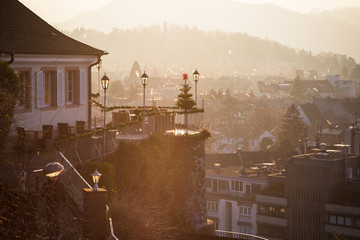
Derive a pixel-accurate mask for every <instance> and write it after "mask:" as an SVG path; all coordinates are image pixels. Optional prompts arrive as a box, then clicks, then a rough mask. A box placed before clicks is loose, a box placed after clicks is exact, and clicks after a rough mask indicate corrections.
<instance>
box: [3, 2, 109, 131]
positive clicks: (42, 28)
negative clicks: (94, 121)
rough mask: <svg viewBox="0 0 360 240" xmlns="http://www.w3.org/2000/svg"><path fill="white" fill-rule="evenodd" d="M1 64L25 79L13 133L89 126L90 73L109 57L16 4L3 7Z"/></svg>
mask: <svg viewBox="0 0 360 240" xmlns="http://www.w3.org/2000/svg"><path fill="white" fill-rule="evenodd" d="M1 9H2V13H1V15H0V25H1V34H0V46H1V50H0V58H1V60H2V61H7V62H8V63H10V66H11V67H12V68H14V69H15V71H16V72H17V73H18V75H19V77H20V79H21V96H20V99H19V105H18V107H17V110H16V115H15V124H14V125H15V127H22V128H24V129H26V130H32V131H40V130H42V129H43V125H53V126H54V129H55V128H57V124H58V123H68V124H69V125H73V126H74V125H75V122H76V121H82V122H85V123H87V125H90V122H91V104H90V98H91V67H92V66H94V65H96V64H97V63H98V62H99V61H100V58H101V56H102V55H105V54H107V53H106V52H104V51H102V50H99V49H96V48H93V47H90V46H88V45H86V44H83V43H81V42H78V41H76V40H74V39H71V38H69V37H68V36H66V35H64V34H63V33H61V32H59V31H58V30H56V29H55V28H53V27H52V26H50V25H49V24H47V23H46V22H45V21H43V20H42V19H41V18H39V17H38V16H37V15H35V14H34V13H33V12H31V11H30V10H29V9H28V8H26V7H25V6H24V5H23V4H22V3H20V2H19V1H17V0H8V1H1Z"/></svg>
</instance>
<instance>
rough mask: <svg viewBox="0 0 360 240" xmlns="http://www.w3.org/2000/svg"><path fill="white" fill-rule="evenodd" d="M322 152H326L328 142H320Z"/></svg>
mask: <svg viewBox="0 0 360 240" xmlns="http://www.w3.org/2000/svg"><path fill="white" fill-rule="evenodd" d="M320 152H326V143H322V144H320Z"/></svg>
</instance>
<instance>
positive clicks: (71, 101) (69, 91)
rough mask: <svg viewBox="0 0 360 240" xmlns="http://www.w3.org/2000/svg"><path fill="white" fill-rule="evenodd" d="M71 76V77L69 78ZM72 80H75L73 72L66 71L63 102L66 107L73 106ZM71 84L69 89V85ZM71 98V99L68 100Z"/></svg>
mask: <svg viewBox="0 0 360 240" xmlns="http://www.w3.org/2000/svg"><path fill="white" fill-rule="evenodd" d="M70 76H71V77H70ZM74 80H75V70H69V71H66V80H65V82H66V83H65V101H66V105H72V104H74V90H75V89H74ZM70 82H71V89H70V84H69V83H70ZM69 96H71V99H69Z"/></svg>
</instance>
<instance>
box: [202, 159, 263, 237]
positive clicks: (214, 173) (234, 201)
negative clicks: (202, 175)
mask: <svg viewBox="0 0 360 240" xmlns="http://www.w3.org/2000/svg"><path fill="white" fill-rule="evenodd" d="M266 181H267V180H266V176H265V175H262V174H259V173H257V172H255V171H248V170H245V169H241V168H239V167H238V166H231V167H221V165H220V164H215V165H214V168H213V169H207V170H206V193H207V216H208V218H209V219H211V220H212V221H213V222H214V226H215V228H216V230H224V231H231V232H240V233H247V234H253V235H256V233H257V224H256V212H257V206H256V201H255V196H256V193H257V192H259V191H260V188H261V187H262V186H263V185H265V184H266Z"/></svg>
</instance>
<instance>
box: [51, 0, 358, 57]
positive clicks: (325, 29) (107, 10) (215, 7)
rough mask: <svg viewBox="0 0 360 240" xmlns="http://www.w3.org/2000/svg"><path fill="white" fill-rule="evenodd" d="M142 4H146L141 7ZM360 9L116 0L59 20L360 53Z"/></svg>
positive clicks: (217, 0)
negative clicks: (168, 28) (183, 29)
mask: <svg viewBox="0 0 360 240" xmlns="http://www.w3.org/2000/svg"><path fill="white" fill-rule="evenodd" d="M139 6H141V7H139ZM359 16H360V8H348V9H341V10H337V11H334V12H330V11H327V12H316V13H309V14H300V13H297V12H293V11H290V10H286V9H283V8H281V7H279V6H275V5H271V4H258V5H255V4H245V3H241V2H236V1H230V0H196V1H191V0H184V1H175V0H153V1H145V0H135V1H133V0H122V1H118V0H113V1H112V2H110V3H109V4H108V5H107V6H105V7H103V8H102V9H99V10H96V11H92V12H88V13H85V14H82V15H79V16H77V17H75V18H73V19H71V20H69V21H67V22H63V23H58V24H56V25H57V26H59V27H60V28H62V29H68V30H70V29H73V28H75V27H84V28H93V29H96V30H101V31H105V32H109V31H111V30H112V29H113V28H114V27H115V28H119V29H129V28H130V29H132V28H135V27H138V26H140V25H145V26H149V25H153V24H163V23H164V22H167V23H168V24H176V25H180V26H184V25H187V26H190V27H192V26H196V27H197V28H198V29H202V30H205V31H215V30H217V29H220V30H221V31H226V32H241V33H247V34H249V35H253V36H258V37H261V38H268V39H271V40H274V41H278V42H280V43H282V44H285V45H288V46H291V47H294V48H299V49H306V50H311V51H313V52H316V53H319V52H324V51H325V52H327V51H330V52H334V53H339V54H346V55H351V56H353V57H354V58H355V59H359V58H360V51H359V46H358V42H359V41H360V21H359Z"/></svg>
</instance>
